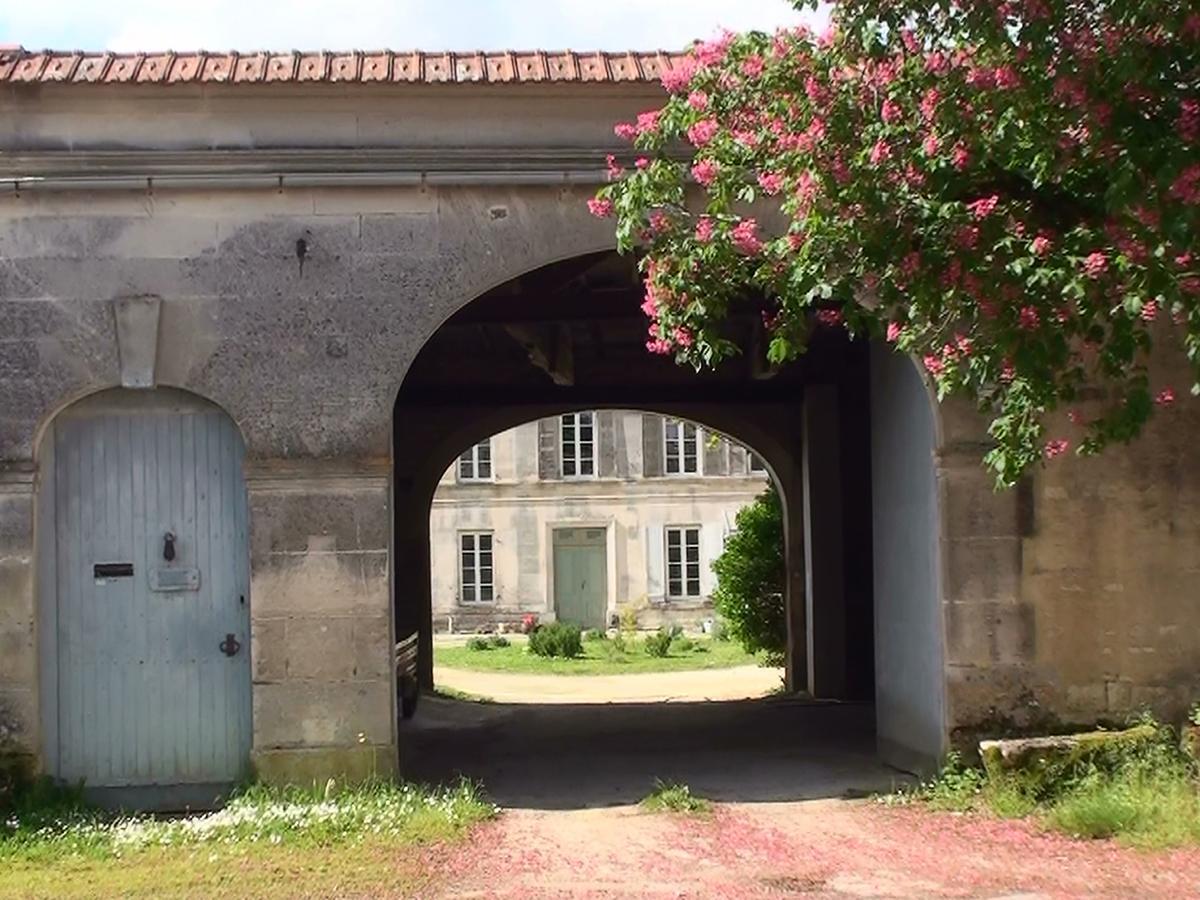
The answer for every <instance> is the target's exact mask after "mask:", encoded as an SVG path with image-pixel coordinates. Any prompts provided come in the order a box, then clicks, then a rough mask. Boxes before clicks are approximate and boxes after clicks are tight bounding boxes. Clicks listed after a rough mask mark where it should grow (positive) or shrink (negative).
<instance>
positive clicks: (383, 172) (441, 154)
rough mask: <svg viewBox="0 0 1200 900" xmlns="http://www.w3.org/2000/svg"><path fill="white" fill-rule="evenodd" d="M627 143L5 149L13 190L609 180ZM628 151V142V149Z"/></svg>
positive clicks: (4, 176)
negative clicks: (611, 161) (615, 156)
mask: <svg viewBox="0 0 1200 900" xmlns="http://www.w3.org/2000/svg"><path fill="white" fill-rule="evenodd" d="M613 152H621V148H615V147H596V148H557V147H551V148H530V147H487V148H451V147H445V148H443V147H429V148H404V149H382V148H373V149H356V148H346V149H325V148H323V149H311V150H308V149H306V150H256V149H255V150H246V149H230V150H221V149H217V150H104V151H95V150H89V151H69V150H47V151H26V152H9V153H0V184H3V186H4V187H5V188H7V189H9V190H12V189H18V190H22V189H30V190H32V189H38V188H59V189H64V188H70V187H78V188H80V189H98V188H102V187H104V186H106V185H107V186H114V187H127V188H139V187H149V188H153V187H155V186H157V187H163V188H168V187H197V188H203V187H223V186H238V184H239V183H240V184H242V185H244V186H246V187H259V188H270V187H277V188H282V187H286V186H289V185H292V186H309V187H319V186H322V185H329V186H354V185H356V184H357V185H362V186H372V185H376V184H385V183H386V184H406V183H411V184H421V183H430V184H437V183H443V184H444V183H472V182H475V183H482V182H498V183H512V184H521V183H536V184H547V183H550V184H552V183H563V184H572V183H583V184H595V183H599V182H602V181H603V180H604V179H605V178H606V177H607V176H606V170H605V162H604V160H605V157H606V156H607V155H608V154H609V153H613ZM624 152H625V153H626V154H627V153H628V150H627V148H625V151H624Z"/></svg>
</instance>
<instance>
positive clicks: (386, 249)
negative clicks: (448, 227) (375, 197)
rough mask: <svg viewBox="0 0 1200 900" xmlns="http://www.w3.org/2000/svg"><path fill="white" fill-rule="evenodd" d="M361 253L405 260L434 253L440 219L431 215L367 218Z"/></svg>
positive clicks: (361, 239) (362, 232) (374, 216)
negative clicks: (397, 257) (385, 255)
mask: <svg viewBox="0 0 1200 900" xmlns="http://www.w3.org/2000/svg"><path fill="white" fill-rule="evenodd" d="M359 250H360V252H362V253H383V254H387V255H391V256H405V257H408V256H412V255H414V254H416V255H421V254H431V253H434V252H435V251H436V250H437V218H436V217H435V216H431V215H429V214H428V213H417V214H412V213H407V214H404V213H402V214H392V215H365V216H363V217H362V226H361V237H360V238H359Z"/></svg>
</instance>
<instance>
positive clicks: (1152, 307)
mask: <svg viewBox="0 0 1200 900" xmlns="http://www.w3.org/2000/svg"><path fill="white" fill-rule="evenodd" d="M1141 316H1142V320H1143V321H1145V322H1153V321H1154V320H1155V319H1157V318H1158V301H1157V300H1147V301H1146V302H1145V303H1143V304H1142V312H1141Z"/></svg>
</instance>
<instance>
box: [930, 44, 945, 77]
mask: <svg viewBox="0 0 1200 900" xmlns="http://www.w3.org/2000/svg"><path fill="white" fill-rule="evenodd" d="M949 68H950V61H949V60H948V59H946V54H944V53H942V52H941V51H940V50H934V51H933V52H932V53H928V54H926V55H925V71H926V72H932V73H933V74H934V75H944V74H945V73H946V72H947V71H948V70H949Z"/></svg>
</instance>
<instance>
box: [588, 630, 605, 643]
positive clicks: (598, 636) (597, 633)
mask: <svg viewBox="0 0 1200 900" xmlns="http://www.w3.org/2000/svg"><path fill="white" fill-rule="evenodd" d="M583 639H584V640H585V641H606V640H608V632H606V631H604V630H603V629H601V628H589V629H588V630H587V631H585V632H584V633H583Z"/></svg>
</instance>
